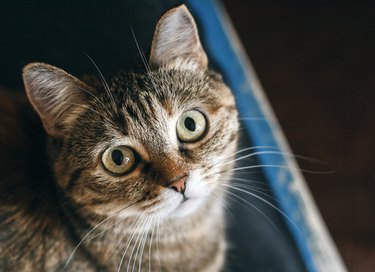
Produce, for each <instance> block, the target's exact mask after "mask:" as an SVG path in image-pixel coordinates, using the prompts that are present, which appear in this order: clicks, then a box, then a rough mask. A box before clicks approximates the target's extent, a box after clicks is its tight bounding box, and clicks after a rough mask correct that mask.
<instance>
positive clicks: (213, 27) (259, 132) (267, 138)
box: [186, 0, 317, 272]
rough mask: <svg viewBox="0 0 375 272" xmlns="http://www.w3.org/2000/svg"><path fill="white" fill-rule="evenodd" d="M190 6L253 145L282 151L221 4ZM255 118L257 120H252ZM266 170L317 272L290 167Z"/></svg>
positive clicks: (272, 158) (208, 0)
mask: <svg viewBox="0 0 375 272" xmlns="http://www.w3.org/2000/svg"><path fill="white" fill-rule="evenodd" d="M186 4H187V6H188V7H189V8H190V9H191V10H192V12H193V13H194V15H195V16H196V17H197V19H198V20H199V23H200V27H201V28H202V34H203V35H204V36H203V40H204V42H205V47H206V49H207V51H208V52H209V53H210V56H211V59H212V60H213V61H214V62H215V63H216V64H217V65H218V66H219V68H220V70H221V71H222V72H223V74H224V76H225V78H226V82H227V83H228V85H229V86H230V87H231V89H232V90H233V92H234V94H235V96H236V100H237V107H238V109H239V112H240V117H244V118H250V120H244V121H243V124H244V125H245V128H246V131H247V133H248V135H250V137H251V142H252V143H253V144H254V145H255V146H272V147H275V148H278V149H280V147H279V145H278V143H277V141H276V139H275V135H274V131H273V130H272V125H271V122H270V120H268V119H267V117H266V116H265V113H264V111H263V109H262V108H261V105H260V102H259V101H258V100H257V97H256V96H255V95H254V90H253V88H252V86H251V84H250V82H249V78H248V71H247V67H246V65H245V64H244V62H243V61H241V58H243V57H244V56H242V55H241V54H240V53H239V52H237V51H236V49H235V48H234V45H233V44H232V43H231V40H230V36H229V35H228V33H227V29H226V27H225V22H224V21H223V14H222V13H221V11H220V3H218V2H217V1H215V0H188V1H187V2H186ZM252 118H254V119H257V120H255V121H254V120H251V119H252ZM258 159H259V161H260V163H262V164H265V165H282V166H286V158H285V157H284V156H283V155H265V154H264V155H259V156H258ZM263 171H264V174H265V176H266V178H267V181H268V182H269V184H270V186H271V188H272V189H273V192H274V194H275V196H276V198H277V199H278V200H279V201H280V208H281V210H282V211H283V212H284V213H285V214H286V215H287V216H288V217H289V218H291V220H292V221H293V222H294V223H295V224H296V225H297V226H298V228H299V229H297V228H296V227H295V226H294V225H293V224H291V223H290V222H289V221H288V220H286V224H287V225H288V228H289V230H290V232H291V234H292V237H293V238H294V240H295V242H296V244H297V247H298V248H299V251H300V254H301V255H302V258H303V260H304V263H305V265H306V267H307V269H308V271H311V272H315V271H317V269H316V265H315V263H314V258H313V252H312V250H311V249H310V248H309V246H308V243H307V240H308V236H309V234H310V228H309V226H308V225H307V224H306V221H305V218H304V215H303V214H301V210H302V209H301V205H303V204H302V203H301V202H300V199H299V198H298V197H297V196H296V195H294V194H293V193H291V192H290V190H289V189H288V188H290V185H291V184H290V183H292V182H293V177H292V173H291V171H290V169H288V168H287V167H285V168H281V167H265V168H264V169H263ZM284 219H285V218H284Z"/></svg>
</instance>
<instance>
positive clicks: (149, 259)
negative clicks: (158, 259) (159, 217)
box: [148, 220, 156, 272]
mask: <svg viewBox="0 0 375 272" xmlns="http://www.w3.org/2000/svg"><path fill="white" fill-rule="evenodd" d="M155 227H156V220H154V221H153V226H152V231H151V238H150V241H149V247H148V271H149V272H151V251H152V240H153V237H154V230H155Z"/></svg>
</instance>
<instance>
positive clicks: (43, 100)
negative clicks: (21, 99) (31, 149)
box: [22, 63, 95, 138]
mask: <svg viewBox="0 0 375 272" xmlns="http://www.w3.org/2000/svg"><path fill="white" fill-rule="evenodd" d="M22 76H23V82H24V85H25V89H26V94H27V96H28V98H29V100H30V102H31V104H32V105H33V107H34V109H35V110H36V111H37V113H38V114H39V116H40V118H41V120H42V122H43V126H44V128H45V130H46V131H47V133H48V134H49V135H50V136H52V137H55V138H63V137H64V134H65V130H66V128H67V126H68V125H69V124H70V123H71V121H72V120H74V118H75V117H76V116H77V112H78V111H80V110H82V108H83V109H84V108H85V107H87V106H85V105H86V104H87V102H88V99H89V96H90V95H92V93H94V92H95V91H94V90H93V88H91V87H89V86H88V85H87V84H85V83H83V82H82V81H80V80H79V79H77V78H75V77H74V76H72V75H70V74H68V73H67V72H65V71H64V70H62V69H59V68H57V67H54V66H52V65H48V64H44V63H31V64H29V65H26V66H25V68H23V73H22Z"/></svg>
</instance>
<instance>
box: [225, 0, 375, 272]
mask: <svg viewBox="0 0 375 272" xmlns="http://www.w3.org/2000/svg"><path fill="white" fill-rule="evenodd" d="M311 2H313V1H311ZM335 2H338V1H320V3H319V1H318V2H317V1H315V2H314V4H308V3H307V2H305V3H304V4H301V2H299V4H292V3H289V4H285V3H284V4H281V3H280V1H260V0H259V1H255V0H252V1H240V0H227V1H224V3H225V6H226V8H227V10H228V12H229V15H230V17H231V18H232V21H233V23H234V26H235V27H236V29H237V31H238V34H239V36H240V38H241V40H242V42H243V45H244V47H245V49H246V51H247V52H248V55H249V56H250V58H251V60H252V63H253V65H254V67H255V70H256V72H257V74H258V76H259V78H260V81H261V83H262V85H263V87H264V88H265V90H266V93H267V95H268V97H269V99H270V101H271V104H272V106H273V108H274V110H275V112H276V115H277V117H278V118H279V121H280V123H281V126H282V127H283V129H284V132H285V134H286V136H287V139H288V141H289V143H290V145H291V147H292V150H293V152H294V153H296V154H300V155H304V156H308V157H311V158H314V159H318V160H321V161H323V162H325V164H324V165H320V164H316V163H306V162H300V165H301V168H303V169H312V170H335V171H336V172H335V173H333V174H321V175H312V174H305V177H306V179H307V182H308V185H309V187H310V189H311V191H312V193H313V196H314V197H315V199H316V201H317V204H318V207H319V208H320V211H321V213H322V215H323V218H324V220H325V221H326V223H327V225H328V228H329V230H330V232H331V233H332V236H333V238H334V240H335V242H336V244H337V246H338V248H339V250H340V252H341V254H342V256H343V258H344V261H345V263H346V265H347V266H348V269H349V270H350V271H358V272H366V271H374V270H373V269H374V267H375V216H374V213H375V19H374V18H375V3H374V4H372V3H371V2H368V3H367V2H364V1H352V2H350V1H346V2H345V3H341V4H336V3H335ZM341 2H344V1H341ZM276 3H277V4H276Z"/></svg>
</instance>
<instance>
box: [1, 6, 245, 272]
mask: <svg viewBox="0 0 375 272" xmlns="http://www.w3.org/2000/svg"><path fill="white" fill-rule="evenodd" d="M146 68H147V69H145V71H144V72H142V73H128V72H126V73H125V72H119V73H118V74H117V75H115V76H114V77H113V78H112V80H111V82H110V84H107V83H106V82H105V80H103V83H102V84H101V85H102V86H99V87H98V86H96V87H95V88H94V87H93V86H90V85H89V84H88V83H84V82H83V81H81V80H79V79H77V78H75V77H73V76H72V75H70V74H68V73H66V72H65V71H63V70H61V69H59V68H56V67H53V66H50V65H47V64H43V63H32V64H29V65H27V66H26V67H25V68H24V70H23V80H24V84H25V89H26V94H27V97H28V99H29V101H30V102H31V105H32V107H33V109H34V110H35V111H36V113H37V115H38V116H39V117H40V120H41V122H39V120H38V118H37V115H36V114H35V113H34V111H33V110H31V107H30V110H29V108H28V107H27V106H26V103H25V101H26V99H25V101H24V100H23V99H22V98H21V99H17V100H14V101H16V102H14V103H13V104H10V105H3V104H6V103H11V102H4V101H11V99H8V100H6V99H3V100H2V102H0V104H1V105H0V106H1V107H0V108H1V110H0V122H1V126H2V129H1V130H0V131H1V132H0V156H1V161H2V163H1V164H0V194H1V195H0V250H1V251H0V270H1V271H174V272H176V271H222V270H223V269H224V261H225V252H226V247H227V245H226V241H225V237H224V229H225V222H224V212H223V205H224V204H225V193H224V192H225V191H224V190H223V189H222V187H221V185H223V184H227V183H228V182H229V180H230V172H231V171H230V170H231V169H232V167H233V165H232V164H233V163H232V162H231V161H232V160H233V155H234V153H235V151H236V143H237V138H238V136H237V135H238V126H239V125H238V120H237V111H236V108H235V101H234V97H233V95H232V94H231V91H230V90H229V88H228V87H227V86H226V85H225V84H224V83H223V81H222V78H221V76H220V75H218V74H216V73H215V72H212V71H210V70H209V69H208V61H207V56H206V54H205V52H204V50H203V48H202V46H201V43H200V40H199V37H198V32H197V28H196V25H195V22H194V20H193V18H192V16H191V14H190V13H189V11H188V10H187V8H186V7H185V6H184V5H182V6H179V7H176V8H174V9H171V10H169V11H168V12H167V13H166V14H165V15H164V16H163V17H162V18H161V19H160V20H159V22H158V24H157V27H156V31H155V34H154V39H153V41H152V47H151V54H150V58H149V63H148V64H147V65H146ZM3 97H4V96H3ZM34 115H35V116H34ZM34 117H35V118H34ZM12 119H17V120H18V121H17V122H16V123H14V122H13V123H12V122H11V121H10V120H12ZM8 121H9V122H8ZM40 123H41V124H40ZM39 124H40V125H39ZM42 127H43V128H44V130H43V131H45V133H44V134H38V131H39V129H40V130H42ZM36 135H37V136H36Z"/></svg>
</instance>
